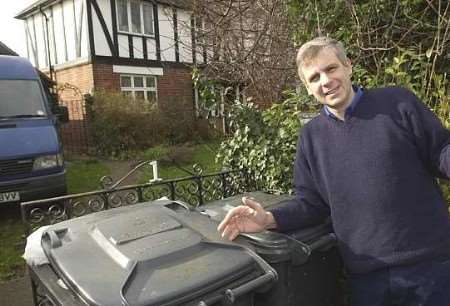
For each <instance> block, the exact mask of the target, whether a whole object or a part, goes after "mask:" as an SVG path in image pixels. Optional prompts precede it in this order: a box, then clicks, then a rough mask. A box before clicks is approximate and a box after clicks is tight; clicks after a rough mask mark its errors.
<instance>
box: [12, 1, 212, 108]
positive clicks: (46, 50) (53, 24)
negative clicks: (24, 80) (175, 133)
mask: <svg viewBox="0 0 450 306" xmlns="http://www.w3.org/2000/svg"><path fill="white" fill-rule="evenodd" d="M186 3H187V1H180V0H178V1H175V0H172V1H169V0H166V1H150V0H39V1H37V2H35V3H34V4H32V5H31V6H29V7H27V8H25V9H24V10H23V11H22V12H20V13H19V14H18V15H17V16H16V18H18V19H22V20H23V21H24V27H25V33H26V40H27V52H28V58H29V60H30V61H31V62H32V63H33V64H34V65H35V66H36V68H38V69H40V70H42V71H44V72H46V73H48V74H50V75H52V76H53V77H54V79H55V80H56V82H57V83H58V84H59V86H62V85H64V84H65V85H67V86H68V87H73V88H76V89H77V90H76V93H77V94H78V95H80V94H86V93H92V92H93V91H94V90H95V89H100V88H102V89H107V90H112V91H123V92H127V93H128V94H130V95H132V96H133V97H136V98H144V99H146V100H149V101H156V102H157V103H158V105H159V106H161V107H172V106H173V104H174V103H176V104H179V105H178V107H180V106H182V107H184V108H186V109H191V110H194V109H195V101H196V98H195V97H196V95H195V91H194V89H193V84H192V65H194V64H204V63H205V62H206V52H204V50H202V48H201V47H200V46H199V45H198V44H196V31H195V30H194V29H195V28H196V22H195V20H194V18H193V17H192V15H191V13H190V11H189V8H188V6H187V4H186ZM69 98H70V97H69Z"/></svg>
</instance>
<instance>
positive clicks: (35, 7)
mask: <svg viewBox="0 0 450 306" xmlns="http://www.w3.org/2000/svg"><path fill="white" fill-rule="evenodd" d="M59 1H61V0H37V1H36V2H34V3H32V4H30V5H29V6H28V7H26V8H25V9H23V10H22V11H20V12H19V13H17V15H16V16H15V18H17V19H25V18H27V17H28V15H30V14H33V13H35V12H37V11H39V7H42V8H45V7H47V6H50V5H52V4H54V3H56V2H59ZM156 2H157V3H162V4H167V5H170V6H175V7H179V8H189V7H190V6H191V3H192V1H191V0H156Z"/></svg>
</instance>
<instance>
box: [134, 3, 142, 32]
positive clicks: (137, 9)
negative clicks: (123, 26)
mask: <svg viewBox="0 0 450 306" xmlns="http://www.w3.org/2000/svg"><path fill="white" fill-rule="evenodd" d="M131 31H132V32H133V33H141V32H142V31H141V5H140V3H139V2H136V1H132V2H131Z"/></svg>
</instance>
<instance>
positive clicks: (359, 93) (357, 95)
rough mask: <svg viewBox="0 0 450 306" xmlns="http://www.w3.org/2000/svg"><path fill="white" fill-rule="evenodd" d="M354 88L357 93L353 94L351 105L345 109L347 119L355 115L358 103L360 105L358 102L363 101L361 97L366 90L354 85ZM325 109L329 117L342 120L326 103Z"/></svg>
mask: <svg viewBox="0 0 450 306" xmlns="http://www.w3.org/2000/svg"><path fill="white" fill-rule="evenodd" d="M352 88H353V91H354V92H355V95H354V96H353V99H352V102H351V103H350V105H349V106H348V107H347V108H346V109H345V119H348V118H350V117H351V116H352V115H353V112H354V111H355V108H356V105H358V103H359V102H360V101H361V97H362V95H363V93H364V90H363V89H362V87H358V86H355V85H353V86H352ZM323 109H324V111H325V114H326V115H327V116H328V117H330V118H333V119H335V120H340V119H339V118H337V117H336V116H335V115H333V113H332V112H331V111H330V110H329V109H328V107H327V106H326V105H325V106H324V108H323Z"/></svg>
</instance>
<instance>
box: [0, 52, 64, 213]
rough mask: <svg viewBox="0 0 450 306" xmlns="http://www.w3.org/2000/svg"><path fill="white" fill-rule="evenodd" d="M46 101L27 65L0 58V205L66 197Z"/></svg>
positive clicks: (58, 145) (16, 59)
mask: <svg viewBox="0 0 450 306" xmlns="http://www.w3.org/2000/svg"><path fill="white" fill-rule="evenodd" d="M50 99H51V97H50V94H49V92H48V90H47V91H46V89H45V88H44V87H43V85H42V83H41V79H40V77H39V74H38V73H37V71H36V69H35V68H34V67H33V66H32V65H31V63H30V62H29V61H28V60H26V59H24V58H21V57H18V56H3V55H0V205H1V204H4V203H8V202H16V203H17V202H24V201H30V200H35V199H41V198H48V197H54V196H59V195H64V194H65V193H66V190H67V189H66V177H65V176H66V171H65V168H64V160H63V154H62V147H61V143H60V141H59V137H58V133H57V130H56V126H55V125H56V123H57V117H56V116H55V114H53V113H52V111H51V107H50Z"/></svg>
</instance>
